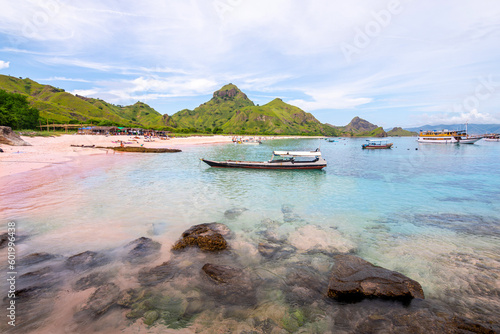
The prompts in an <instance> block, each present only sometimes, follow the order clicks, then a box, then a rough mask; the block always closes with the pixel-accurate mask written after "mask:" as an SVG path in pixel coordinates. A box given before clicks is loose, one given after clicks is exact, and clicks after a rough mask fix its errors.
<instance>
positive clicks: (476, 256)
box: [0, 138, 500, 333]
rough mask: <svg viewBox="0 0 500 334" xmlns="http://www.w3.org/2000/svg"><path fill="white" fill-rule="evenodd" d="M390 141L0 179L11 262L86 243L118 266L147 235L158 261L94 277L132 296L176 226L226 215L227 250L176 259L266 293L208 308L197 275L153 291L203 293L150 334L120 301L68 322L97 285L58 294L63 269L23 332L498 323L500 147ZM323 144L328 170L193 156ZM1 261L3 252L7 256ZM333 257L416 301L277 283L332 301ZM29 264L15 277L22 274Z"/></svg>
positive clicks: (201, 149)
mask: <svg viewBox="0 0 500 334" xmlns="http://www.w3.org/2000/svg"><path fill="white" fill-rule="evenodd" d="M393 142H394V148H393V149H391V150H362V149H361V144H362V143H364V139H345V140H340V141H339V142H334V143H330V142H326V141H324V140H319V139H300V140H299V139H297V140H294V139H281V140H273V141H267V142H264V144H263V145H259V146H253V145H248V146H247V145H233V144H224V145H211V146H192V147H187V148H183V152H182V153H179V154H158V155H147V154H144V155H136V154H128V155H127V154H115V155H107V156H93V157H82V158H81V159H77V160H76V161H74V162H72V163H69V164H67V165H64V166H57V167H50V168H46V169H43V170H38V171H34V172H30V173H24V174H22V175H18V176H14V177H12V178H9V179H3V180H1V181H2V188H1V190H0V204H1V209H0V221H1V222H2V224H3V226H4V227H5V228H6V225H7V222H9V221H15V222H16V224H17V229H18V233H20V234H24V235H26V236H28V239H25V241H22V242H20V243H19V244H18V246H17V252H18V256H19V258H22V257H23V256H25V255H28V254H31V253H35V252H47V253H51V254H58V255H61V256H64V257H68V256H71V255H74V254H77V253H80V252H83V251H87V250H91V251H100V252H107V253H109V254H114V256H116V258H118V256H119V254H118V253H119V251H118V250H120V249H122V248H123V247H124V245H126V244H127V243H128V242H130V241H131V240H134V239H136V238H139V237H142V236H146V237H151V238H152V239H153V240H155V241H158V242H160V243H161V244H162V248H161V256H160V257H159V258H156V259H155V260H154V261H152V262H151V263H147V264H142V265H140V266H137V265H135V266H132V265H128V264H124V263H123V262H120V261H119V260H116V261H114V262H112V263H111V264H108V265H106V266H104V267H100V268H99V270H101V271H103V270H104V271H106V270H108V271H112V272H113V275H114V276H113V282H115V283H117V284H118V285H119V286H120V288H121V289H123V290H124V289H126V288H130V287H132V288H138V286H139V285H138V283H137V272H138V270H140V268H141V267H153V266H155V265H158V264H161V263H163V262H165V261H167V260H172V259H174V258H175V257H176V256H178V255H174V254H172V253H171V252H170V247H171V246H172V244H173V243H174V242H175V241H176V240H177V239H178V238H179V237H180V235H181V233H182V232H183V231H184V230H186V229H187V228H189V227H190V226H192V225H195V224H200V223H207V222H220V223H224V224H226V225H227V226H228V227H229V228H230V229H231V230H232V231H233V232H234V237H233V238H232V239H231V241H230V245H231V251H230V253H231V254H232V256H229V257H228V256H221V257H219V258H217V257H216V256H215V257H210V258H207V259H204V258H202V257H203V256H204V255H203V256H202V255H200V254H198V253H196V254H195V253H189V254H188V255H179V256H184V257H185V261H190V262H194V263H196V261H198V260H199V261H201V262H203V261H205V260H207V261H208V260H210V261H212V262H214V261H215V262H216V263H220V264H229V265H232V266H234V267H239V268H245V270H247V271H249V272H252V273H253V274H255V275H256V277H257V281H258V282H259V284H260V285H258V288H257V303H256V304H253V305H252V306H251V307H244V306H245V305H243V306H242V305H239V306H238V307H235V306H234V305H225V304H224V302H221V303H219V304H217V307H216V308H214V306H213V304H211V303H212V301H211V302H207V301H206V299H207V298H208V299H210V298H215V297H214V296H210V295H204V294H203V293H202V294H201V295H200V292H199V291H198V290H199V289H195V288H194V287H193V286H190V284H194V285H196V284H198V283H197V278H192V277H190V278H189V279H187V278H186V279H184V282H183V283H182V284H181V283H180V282H170V283H165V284H163V285H162V287H161V289H163V290H162V291H163V292H161V291H160V292H158V293H163V294H167V295H168V294H175V295H176V296H177V297H178V298H179V299H180V300H183V301H184V303H187V302H186V300H192V298H195V299H199V300H203V302H200V303H201V306H200V307H199V308H198V309H197V312H195V313H196V316H193V317H192V318H191V319H190V320H189V322H188V323H187V324H185V325H184V326H181V327H183V328H182V329H174V328H172V327H175V326H172V325H171V324H170V325H169V323H168V322H163V323H161V322H160V321H157V322H156V323H155V325H154V326H152V327H148V326H147V325H144V324H142V320H140V319H139V320H136V321H131V320H127V318H126V316H125V315H126V313H127V312H128V311H129V310H123V309H120V308H114V309H112V310H111V311H109V312H108V313H107V314H105V315H104V316H102V317H98V318H96V319H92V320H88V321H83V322H78V321H77V320H75V317H74V315H73V314H74V313H76V312H77V311H78V310H79V309H80V308H81V307H82V305H83V304H85V302H86V300H87V298H88V296H89V294H90V293H91V292H92V291H93V290H88V291H86V292H82V293H76V292H68V291H71V284H72V282H74V281H75V280H76V279H77V278H78V275H77V276H75V275H74V274H73V273H66V272H64V271H62V272H61V273H60V275H59V276H62V277H63V278H64V279H63V282H62V283H60V284H61V285H62V286H63V287H66V289H64V288H60V289H56V292H53V293H52V294H49V295H48V296H46V298H45V300H46V301H45V302H46V303H49V301H50V300H57V301H58V302H57V303H55V305H52V307H51V308H49V309H47V308H46V307H45V308H44V307H42V306H43V305H46V304H43V302H44V298H42V299H40V300H41V301H40V305H42V306H40V308H41V309H44V312H45V313H44V312H42V311H40V310H38V311H37V309H36V306H33V310H31V309H30V310H26V316H25V317H24V318H22V321H24V323H25V324H26V327H25V328H24V330H25V331H28V332H29V331H33V332H44V331H45V332H51V331H53V330H54V328H64V331H66V332H75V331H76V332H107V333H109V332H114V331H116V332H134V333H141V332H145V333H146V332H155V331H157V332H164V331H171V332H173V333H177V332H183V333H190V332H195V331H198V332H203V331H207V332H225V331H226V332H245V331H247V332H252V330H253V331H255V332H266V330H267V329H265V328H264V327H265V326H264V325H263V324H264V323H265V324H269V323H271V324H272V325H269V326H271V327H272V328H274V330H275V331H274V332H276V331H278V332H279V330H285V331H288V332H306V333H307V332H318V333H323V332H329V331H330V332H357V331H358V332H359V331H363V330H365V331H368V332H405V331H408V332H412V331H414V330H417V331H425V330H428V327H425V326H429V325H423V324H418V323H419V322H418V321H415V322H414V323H412V324H411V325H407V327H404V328H403V327H397V326H396V325H395V323H396V322H397V321H396V320H394V318H395V317H396V316H395V315H401V314H413V315H414V316H415V317H416V318H417V317H418V316H422V317H424V318H426V319H427V320H426V321H427V323H433V322H436V323H440V324H441V323H443V321H445V320H443V319H445V318H446V317H447V316H448V315H449V316H458V317H461V318H466V319H469V320H471V321H473V322H477V323H481V324H486V325H488V326H493V327H494V328H497V329H498V315H499V314H498V310H499V309H500V283H499V282H500V280H499V276H500V243H499V240H500V144H499V143H488V142H484V141H480V142H478V143H476V144H474V145H460V146H459V145H431V144H420V145H419V144H418V143H417V142H416V141H415V139H414V138H393ZM319 145H320V147H321V151H322V153H323V156H324V158H325V159H326V160H327V162H328V167H327V168H325V169H324V170H322V171H263V170H239V169H216V168H210V167H208V166H207V165H205V164H203V163H202V162H201V161H200V160H199V159H200V158H202V157H205V158H209V159H213V160H225V159H233V160H268V159H270V158H271V152H272V151H273V150H314V149H316V148H317V147H318V146H319ZM234 208H246V209H248V210H246V211H244V212H242V213H241V215H238V216H236V217H228V215H224V213H225V212H226V211H227V210H230V209H234ZM267 232H270V233H271V234H273V235H274V236H276V237H278V238H279V239H280V240H284V241H285V242H286V243H287V244H288V245H291V246H293V247H294V252H293V254H292V255H291V256H289V257H286V259H280V260H273V261H269V260H266V259H264V258H263V257H262V256H261V255H260V254H259V252H258V244H259V243H260V242H263V240H264V237H263V235H266V233H267ZM268 234H269V233H268ZM312 250H314V252H311V251H312ZM0 252H2V253H0V254H1V255H2V256H3V257H4V258H5V257H6V256H7V253H6V250H5V249H4V250H1V251H0ZM338 252H350V253H355V254H356V255H358V256H360V257H362V258H364V259H365V260H367V261H370V262H372V263H374V264H377V265H380V266H382V267H385V268H388V269H391V270H396V271H399V272H401V273H403V274H405V275H407V276H409V277H410V278H412V279H414V280H416V281H418V282H420V283H421V285H422V287H423V289H424V292H425V295H426V299H425V302H418V301H417V302H413V303H412V304H411V305H410V306H408V305H400V304H399V303H390V302H386V301H364V302H362V303H358V304H349V305H341V304H338V303H336V302H334V301H330V300H328V298H326V297H325V296H321V295H320V296H312V297H310V299H311V300H309V301H304V300H302V301H301V302H297V300H295V299H294V297H290V296H293V292H292V293H290V289H291V288H290V286H287V283H286V282H287V278H288V277H289V276H290V274H291V272H293V271H294V270H295V269H294V268H298V267H300V266H306V267H307V268H308V269H307V270H311V271H312V272H313V274H312V275H313V276H314V275H316V276H315V277H318V280H319V281H321V283H322V284H325V287H324V289H325V290H324V292H325V293H326V289H327V284H328V275H329V271H330V268H331V266H332V264H333V261H332V259H331V256H330V255H329V254H334V253H338ZM117 254H118V255H117ZM310 254H315V255H310ZM325 254H326V255H325ZM194 259H196V260H194ZM201 262H200V263H201ZM45 265H46V264H45ZM40 267H42V266H40ZM33 268H34V269H37V268H39V267H33ZM33 268H30V267H26V268H19V269H20V273H26V272H29V271H32V270H34V269H33ZM4 269H5V268H2V270H4ZM4 271H6V269H5V270H4ZM191 279H192V280H194V281H192V280H191ZM21 283H22V282H21ZM1 284H2V285H1V287H2V289H4V288H5V287H6V286H5V283H4V282H3V283H1ZM292 290H293V289H292ZM89 291H90V292H89ZM193 291H197V292H196V293H197V295H196V294H195V295H196V296H197V297H193V296H192V293H193ZM190 298H191V299H190ZM312 299H315V300H312ZM37 300H38V299H37ZM304 305H306V306H304ZM297 310H298V311H297ZM37 312H38V313H37ZM294 312H295V313H294ZM297 312H299V313H298V314H299V315H297ZM301 312H302V313H301ZM419 312H420V313H419ZM422 312H424V315H422ZM304 314H305V315H304ZM443 314H446V317H444V316H443ZM42 318H43V321H42V320H41V319H42ZM292 318H293V319H292ZM297 318H299V320H297ZM268 319H270V320H269V321H268ZM290 319H292V320H290ZM374 319H375V320H374ZM380 319H382V320H380ZM446 319H447V318H446ZM379 320H380V321H379ZM265 321H268V322H269V323H268V322H265ZM420 323H422V322H420ZM56 324H58V325H56ZM4 325H5V324H2V325H0V326H4ZM259 326H260V327H259ZM408 326H409V327H408ZM412 326H413V327H412ZM419 326H423V327H419ZM495 326H496V327H495ZM1 328H4V329H7V328H8V327H0V329H1ZM436 328H437V327H436ZM9 330H12V329H9ZM19 330H21V329H19ZM269 332H273V331H272V330H270V331H269ZM274 332H273V333H274Z"/></svg>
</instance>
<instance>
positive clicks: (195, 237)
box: [172, 223, 229, 252]
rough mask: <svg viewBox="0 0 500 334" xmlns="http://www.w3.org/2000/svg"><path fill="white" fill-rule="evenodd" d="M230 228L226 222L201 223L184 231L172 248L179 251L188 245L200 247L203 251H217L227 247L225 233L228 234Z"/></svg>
mask: <svg viewBox="0 0 500 334" xmlns="http://www.w3.org/2000/svg"><path fill="white" fill-rule="evenodd" d="M228 234H229V229H228V228H227V226H226V225H224V224H218V223H209V224H199V225H195V226H193V227H191V228H190V229H188V230H186V231H185V232H184V233H182V237H181V239H179V240H178V241H177V242H176V243H175V244H174V245H173V246H172V250H174V251H179V250H182V249H184V248H186V247H198V248H200V249H201V250H202V251H209V252H217V251H222V250H225V249H227V247H228V245H227V242H226V239H224V236H223V235H228Z"/></svg>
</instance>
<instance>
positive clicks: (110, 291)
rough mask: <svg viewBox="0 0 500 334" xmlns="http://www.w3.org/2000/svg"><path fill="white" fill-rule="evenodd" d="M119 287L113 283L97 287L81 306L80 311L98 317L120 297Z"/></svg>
mask: <svg viewBox="0 0 500 334" xmlns="http://www.w3.org/2000/svg"><path fill="white" fill-rule="evenodd" d="M120 296H121V295H120V288H119V287H118V286H117V285H116V284H114V283H108V284H106V285H103V286H101V287H100V288H98V289H97V290H96V291H95V292H94V293H93V294H92V295H91V296H90V298H89V299H88V301H87V303H86V304H85V305H84V306H83V308H82V312H84V313H87V314H89V315H91V316H92V317H98V316H100V315H102V314H104V313H106V312H107V311H108V310H109V308H110V307H111V306H113V305H114V304H116V303H117V302H118V300H119V297H120Z"/></svg>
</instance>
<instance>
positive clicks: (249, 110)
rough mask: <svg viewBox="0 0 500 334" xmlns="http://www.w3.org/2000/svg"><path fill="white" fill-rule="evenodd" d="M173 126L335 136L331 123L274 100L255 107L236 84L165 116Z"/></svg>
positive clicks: (219, 130) (244, 131)
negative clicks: (203, 100) (198, 103)
mask: <svg viewBox="0 0 500 334" xmlns="http://www.w3.org/2000/svg"><path fill="white" fill-rule="evenodd" d="M164 120H165V124H166V125H168V126H171V127H174V128H175V127H182V128H193V129H196V130H198V131H211V132H214V133H235V134H296V135H336V133H337V132H336V130H335V128H333V127H332V126H329V125H326V124H322V123H321V122H319V121H318V120H317V119H316V118H315V117H314V116H313V115H312V114H310V113H306V112H304V111H303V110H301V109H300V108H298V107H295V106H292V105H290V104H287V103H285V102H283V101H282V100H281V99H274V100H272V101H271V102H269V103H267V104H265V105H263V106H258V105H257V106H256V105H254V103H253V102H252V101H251V100H250V99H248V97H247V96H246V95H245V94H244V93H243V92H242V91H241V90H239V89H238V87H236V86H235V85H233V84H228V85H225V86H223V87H222V88H221V89H219V90H218V91H216V92H214V93H213V97H212V99H211V100H210V101H208V102H205V103H203V104H201V105H200V106H199V107H197V108H195V109H194V110H188V109H184V110H181V111H179V112H177V113H175V114H173V115H172V116H168V115H165V116H164Z"/></svg>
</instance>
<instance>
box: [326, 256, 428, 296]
mask: <svg viewBox="0 0 500 334" xmlns="http://www.w3.org/2000/svg"><path fill="white" fill-rule="evenodd" d="M328 296H329V297H331V298H335V299H339V300H345V301H358V300H360V299H362V298H365V297H382V298H389V299H401V300H411V299H412V298H422V299H423V298H424V292H423V290H422V287H421V286H420V284H419V283H418V282H416V281H414V280H412V279H410V278H408V277H406V276H404V275H403V274H400V273H398V272H395V271H391V270H388V269H385V268H382V267H378V266H375V265H373V264H371V263H370V262H368V261H365V260H363V259H361V258H359V257H357V256H355V255H337V256H336V257H335V265H334V267H333V270H332V275H331V278H330V283H329V285H328Z"/></svg>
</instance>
